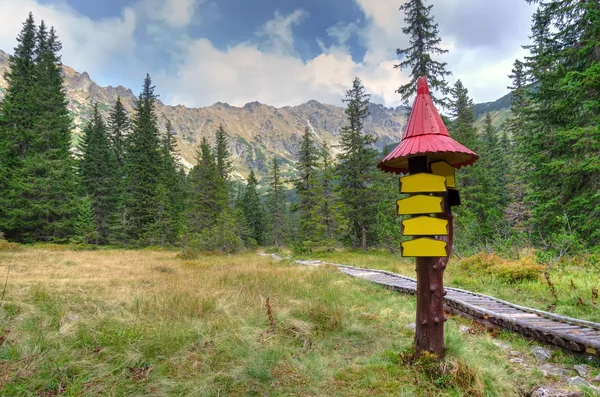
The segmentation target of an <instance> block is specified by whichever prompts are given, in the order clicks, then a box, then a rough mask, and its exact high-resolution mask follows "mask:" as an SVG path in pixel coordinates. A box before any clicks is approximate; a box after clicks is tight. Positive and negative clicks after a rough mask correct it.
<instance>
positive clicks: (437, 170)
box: [431, 161, 456, 187]
mask: <svg viewBox="0 0 600 397" xmlns="http://www.w3.org/2000/svg"><path fill="white" fill-rule="evenodd" d="M431 172H433V173H434V174H435V175H440V176H443V177H446V186H448V187H456V168H454V167H453V166H451V165H450V164H448V163H446V162H445V161H436V162H435V163H431Z"/></svg>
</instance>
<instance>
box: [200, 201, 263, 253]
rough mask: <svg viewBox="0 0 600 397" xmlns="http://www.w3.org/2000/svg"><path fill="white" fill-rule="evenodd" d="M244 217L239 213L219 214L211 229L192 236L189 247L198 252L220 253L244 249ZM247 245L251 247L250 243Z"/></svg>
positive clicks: (232, 211)
mask: <svg viewBox="0 0 600 397" xmlns="http://www.w3.org/2000/svg"><path fill="white" fill-rule="evenodd" d="M243 216H244V215H243V214H242V213H241V212H240V211H236V210H229V209H227V210H225V211H223V212H221V214H220V215H219V217H218V218H217V219H216V222H215V224H214V225H213V226H212V227H209V228H206V229H204V230H203V231H202V232H201V233H199V234H195V235H192V237H191V239H190V246H191V247H192V248H194V249H195V250H200V251H220V252H222V253H234V252H239V251H241V250H242V249H243V248H244V242H243V240H242V235H243V227H244V226H243V225H244V223H243V222H242V221H241V219H242V217H243ZM249 245H252V244H251V243H250V244H249Z"/></svg>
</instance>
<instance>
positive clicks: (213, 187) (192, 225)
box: [186, 137, 227, 233]
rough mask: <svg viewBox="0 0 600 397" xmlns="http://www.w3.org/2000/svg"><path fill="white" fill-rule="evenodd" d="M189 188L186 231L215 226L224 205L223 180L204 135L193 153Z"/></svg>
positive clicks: (225, 204)
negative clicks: (194, 156)
mask: <svg viewBox="0 0 600 397" xmlns="http://www.w3.org/2000/svg"><path fill="white" fill-rule="evenodd" d="M188 189H189V191H188V195H187V196H188V199H187V201H188V202H187V205H186V207H187V214H186V219H187V230H188V231H189V232H190V233H201V232H202V231H203V230H204V229H206V228H210V227H212V226H214V224H215V222H216V221H217V218H218V217H219V215H220V214H221V212H222V211H223V210H225V209H226V207H227V189H226V186H225V181H224V180H223V178H221V176H220V175H219V173H218V170H217V164H216V161H215V157H214V154H213V151H212V150H211V148H210V145H209V144H208V140H207V139H206V138H205V137H203V138H202V141H201V142H200V149H199V150H198V152H197V154H196V165H195V166H194V168H192V170H191V171H190V174H189V176H188Z"/></svg>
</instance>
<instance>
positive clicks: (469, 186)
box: [449, 80, 502, 246]
mask: <svg viewBox="0 0 600 397" xmlns="http://www.w3.org/2000/svg"><path fill="white" fill-rule="evenodd" d="M452 95H453V97H452V99H451V101H450V103H451V107H450V109H449V110H450V114H451V115H452V117H453V118H454V119H453V121H452V123H451V124H450V133H451V135H452V137H453V138H454V139H455V140H457V141H458V142H460V143H462V144H463V145H465V146H466V147H468V148H470V149H472V150H474V151H475V152H476V153H477V154H478V155H479V160H478V161H477V163H475V164H474V165H473V166H472V167H468V168H466V169H461V170H460V172H457V180H458V188H459V190H460V193H461V205H460V207H458V208H457V210H456V218H455V219H456V227H457V229H458V230H459V232H457V233H456V235H458V236H461V237H460V238H459V239H458V241H457V243H458V244H457V245H458V246H464V245H472V244H481V245H483V244H485V243H486V242H487V240H489V239H492V238H495V237H496V236H497V232H498V226H499V219H500V218H501V214H502V212H501V209H500V201H501V200H500V198H499V187H498V182H497V181H496V176H497V175H496V173H495V169H494V163H493V160H492V157H493V154H492V150H494V151H497V150H498V148H497V139H496V138H495V131H494V130H493V126H492V125H491V119H490V120H489V122H490V124H489V128H488V133H489V135H492V134H493V135H494V136H493V137H492V136H489V137H488V134H484V135H483V136H482V137H480V136H478V135H477V129H476V128H475V126H474V123H475V116H474V113H473V109H472V105H473V101H472V100H471V99H470V98H469V96H468V90H467V89H466V88H465V87H464V86H463V84H462V82H461V81H460V80H458V81H457V82H456V84H455V86H454V89H453V90H452ZM488 140H490V141H491V144H492V145H494V147H493V148H490V145H489V144H488Z"/></svg>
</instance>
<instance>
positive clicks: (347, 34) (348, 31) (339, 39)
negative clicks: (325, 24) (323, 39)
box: [327, 22, 360, 46]
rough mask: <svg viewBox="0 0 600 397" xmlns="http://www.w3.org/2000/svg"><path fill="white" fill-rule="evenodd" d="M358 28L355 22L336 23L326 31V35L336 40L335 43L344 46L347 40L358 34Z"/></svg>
mask: <svg viewBox="0 0 600 397" xmlns="http://www.w3.org/2000/svg"><path fill="white" fill-rule="evenodd" d="M359 31H360V28H359V27H358V25H357V23H356V22H350V23H344V22H338V23H336V24H335V25H333V26H331V27H329V28H328V29H327V34H328V35H329V36H330V37H333V38H334V39H336V43H337V44H338V45H340V46H344V45H345V44H346V43H347V42H348V40H350V38H351V37H352V36H354V35H355V34H358V33H359Z"/></svg>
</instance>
